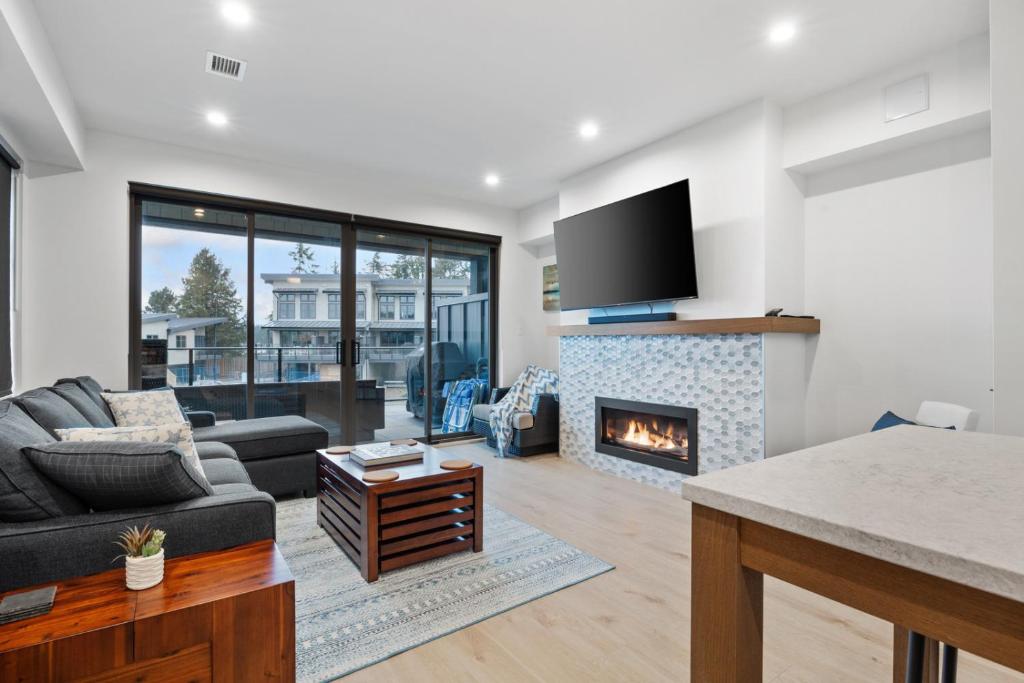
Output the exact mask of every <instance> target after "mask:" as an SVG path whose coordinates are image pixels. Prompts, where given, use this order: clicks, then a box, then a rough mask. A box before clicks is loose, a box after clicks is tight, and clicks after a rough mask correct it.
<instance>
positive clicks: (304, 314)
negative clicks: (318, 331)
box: [299, 292, 316, 320]
mask: <svg viewBox="0 0 1024 683" xmlns="http://www.w3.org/2000/svg"><path fill="white" fill-rule="evenodd" d="M299 317H300V318H302V319H303V320H315V319H316V292H302V293H301V294H299Z"/></svg>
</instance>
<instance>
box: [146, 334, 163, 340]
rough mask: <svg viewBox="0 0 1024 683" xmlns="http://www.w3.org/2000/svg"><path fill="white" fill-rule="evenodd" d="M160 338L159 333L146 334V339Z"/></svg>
mask: <svg viewBox="0 0 1024 683" xmlns="http://www.w3.org/2000/svg"><path fill="white" fill-rule="evenodd" d="M159 338H160V335H158V334H147V335H146V339H159Z"/></svg>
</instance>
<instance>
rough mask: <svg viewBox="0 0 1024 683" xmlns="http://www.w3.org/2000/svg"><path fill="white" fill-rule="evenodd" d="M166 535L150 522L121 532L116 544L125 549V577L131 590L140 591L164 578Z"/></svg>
mask: <svg viewBox="0 0 1024 683" xmlns="http://www.w3.org/2000/svg"><path fill="white" fill-rule="evenodd" d="M165 536H166V534H164V532H163V531H161V530H160V529H151V528H150V527H149V525H148V524H147V525H146V526H144V527H142V529H141V530H140V529H139V528H138V527H134V526H133V527H128V528H127V529H125V530H124V531H122V532H121V536H120V539H121V540H119V541H116V545H117V546H118V547H120V548H121V550H123V551H124V562H125V564H124V579H125V585H126V586H127V587H128V588H129V589H130V590H133V591H140V590H142V589H144V588H150V587H152V586H155V585H157V584H158V583H160V582H161V581H163V580H164V537H165ZM118 557H121V556H120V555H119V556H118ZM115 559H116V558H115Z"/></svg>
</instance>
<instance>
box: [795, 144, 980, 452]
mask: <svg viewBox="0 0 1024 683" xmlns="http://www.w3.org/2000/svg"><path fill="white" fill-rule="evenodd" d="M943 144H944V145H946V146H947V147H948V148H949V149H948V158H949V159H950V160H951V161H953V162H954V163H953V165H947V166H942V167H938V168H927V169H926V170H923V171H921V172H917V173H910V174H907V175H902V176H899V177H895V178H891V179H888V180H885V181H883V182H871V183H867V184H862V185H859V186H855V187H850V188H848V189H843V190H839V191H835V192H831V193H827V194H821V195H818V196H814V197H811V198H808V199H807V202H806V207H805V209H806V215H805V220H806V265H805V273H806V297H807V308H808V310H809V311H812V312H813V313H815V314H816V315H818V316H819V317H820V318H821V319H822V334H821V335H820V336H819V337H817V338H814V339H811V340H810V341H809V342H808V344H809V354H808V358H809V361H810V365H809V368H808V370H809V375H808V380H809V384H808V391H807V402H806V415H807V418H806V419H807V442H808V444H816V443H821V442H825V441H831V440H834V439H838V438H842V437H845V436H850V435H853V434H859V433H863V432H865V431H867V430H868V429H870V427H871V425H872V424H873V423H874V421H875V420H876V419H878V417H880V416H881V415H882V413H884V412H885V411H886V410H892V411H894V412H896V413H897V414H898V415H901V416H904V417H908V418H910V419H913V417H914V414H915V413H916V411H917V407H918V405H919V404H920V402H921V401H922V400H926V399H931V400H939V401H948V402H951V403H958V404H962V405H966V406H970V407H972V408H975V409H976V410H979V411H980V412H981V424H980V428H981V429H982V430H991V429H992V393H991V392H990V389H991V386H992V384H991V383H992V278H991V263H992V205H991V187H992V178H991V170H990V163H989V160H988V159H987V158H982V159H974V160H970V161H966V162H963V163H955V162H956V161H957V160H958V156H957V153H956V149H955V146H956V144H957V142H956V141H951V142H948V143H943ZM894 163H895V162H894Z"/></svg>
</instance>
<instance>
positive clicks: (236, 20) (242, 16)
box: [220, 2, 252, 26]
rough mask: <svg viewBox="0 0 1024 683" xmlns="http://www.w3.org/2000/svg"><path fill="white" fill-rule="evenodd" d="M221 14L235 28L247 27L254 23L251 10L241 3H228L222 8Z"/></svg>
mask: <svg viewBox="0 0 1024 683" xmlns="http://www.w3.org/2000/svg"><path fill="white" fill-rule="evenodd" d="M220 14H221V16H222V17H224V18H225V19H227V20H228V21H229V22H230V23H232V24H234V25H235V26H245V25H246V24H248V23H249V22H250V21H252V13H251V12H250V11H249V8H248V7H246V6H245V5H243V4H242V3H240V2H227V3H224V5H222V6H221V8H220Z"/></svg>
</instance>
